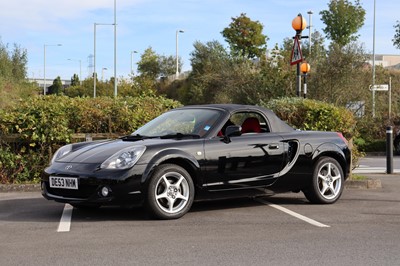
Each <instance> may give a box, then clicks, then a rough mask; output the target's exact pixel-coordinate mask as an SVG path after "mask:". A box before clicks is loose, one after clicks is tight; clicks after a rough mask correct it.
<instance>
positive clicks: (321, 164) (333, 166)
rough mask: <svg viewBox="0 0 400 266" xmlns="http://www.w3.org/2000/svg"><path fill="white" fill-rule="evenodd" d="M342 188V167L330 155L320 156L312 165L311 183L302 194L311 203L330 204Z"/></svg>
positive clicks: (334, 200)
mask: <svg viewBox="0 0 400 266" xmlns="http://www.w3.org/2000/svg"><path fill="white" fill-rule="evenodd" d="M343 188H344V175H343V169H342V167H341V166H340V164H339V163H338V162H337V161H336V160H335V159H333V158H331V157H321V158H320V159H319V160H318V161H317V162H316V163H315V166H314V170H313V177H312V184H311V185H310V186H309V187H308V188H307V189H305V190H303V193H304V195H305V196H306V198H307V199H308V200H309V201H310V202H311V203H316V204H331V203H334V202H336V201H337V200H338V199H339V198H340V196H341V194H342V192H343Z"/></svg>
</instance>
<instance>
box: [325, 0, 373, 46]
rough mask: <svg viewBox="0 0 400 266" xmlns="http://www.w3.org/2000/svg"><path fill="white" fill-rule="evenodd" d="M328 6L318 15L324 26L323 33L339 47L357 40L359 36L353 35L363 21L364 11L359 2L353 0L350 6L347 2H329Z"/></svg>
mask: <svg viewBox="0 0 400 266" xmlns="http://www.w3.org/2000/svg"><path fill="white" fill-rule="evenodd" d="M328 6H329V9H328V10H323V11H321V12H320V13H319V14H320V15H321V16H322V17H321V20H322V21H323V22H324V23H325V25H326V27H325V28H324V29H323V31H324V32H325V34H326V35H327V37H328V38H329V39H331V40H332V41H333V42H335V43H337V44H338V45H339V46H341V47H343V46H345V45H347V44H349V43H350V42H351V41H355V40H357V38H358V37H359V35H355V34H356V33H357V32H358V30H359V29H360V28H361V27H362V26H363V25H364V21H365V10H364V9H363V8H362V6H361V4H360V1H359V0H355V3H354V4H352V3H351V1H349V0H330V2H329V4H328Z"/></svg>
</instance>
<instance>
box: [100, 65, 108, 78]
mask: <svg viewBox="0 0 400 266" xmlns="http://www.w3.org/2000/svg"><path fill="white" fill-rule="evenodd" d="M104 70H107V68H106V67H103V68H102V69H101V81H103V80H104Z"/></svg>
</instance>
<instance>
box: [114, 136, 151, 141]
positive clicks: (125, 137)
mask: <svg viewBox="0 0 400 266" xmlns="http://www.w3.org/2000/svg"><path fill="white" fill-rule="evenodd" d="M150 138H154V137H149V136H142V135H140V134H136V135H127V136H123V137H120V139H122V140H124V141H133V140H143V139H150Z"/></svg>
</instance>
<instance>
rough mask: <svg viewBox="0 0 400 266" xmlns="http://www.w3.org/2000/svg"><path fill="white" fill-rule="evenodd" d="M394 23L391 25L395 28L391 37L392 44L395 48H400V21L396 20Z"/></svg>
mask: <svg viewBox="0 0 400 266" xmlns="http://www.w3.org/2000/svg"><path fill="white" fill-rule="evenodd" d="M396 23H397V24H396V25H394V26H393V27H394V28H395V29H396V32H395V34H394V38H393V39H392V41H393V46H394V47H396V48H397V49H400V21H396Z"/></svg>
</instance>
